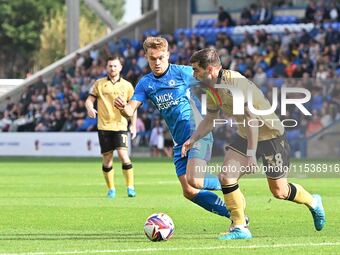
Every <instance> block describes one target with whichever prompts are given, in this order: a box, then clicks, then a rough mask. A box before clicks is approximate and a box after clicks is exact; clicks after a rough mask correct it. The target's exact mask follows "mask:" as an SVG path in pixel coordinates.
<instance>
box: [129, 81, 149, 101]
mask: <svg viewBox="0 0 340 255" xmlns="http://www.w3.org/2000/svg"><path fill="white" fill-rule="evenodd" d="M143 81H144V79H141V80H140V81H139V82H138V83H137V86H136V89H135V92H134V94H133V96H132V97H131V99H130V100H132V101H139V102H142V103H143V102H145V101H146V99H147V96H146V93H145V90H144V85H143Z"/></svg>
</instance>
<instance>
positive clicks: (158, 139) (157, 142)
mask: <svg viewBox="0 0 340 255" xmlns="http://www.w3.org/2000/svg"><path fill="white" fill-rule="evenodd" d="M150 148H151V157H160V156H162V155H163V149H164V129H163V127H162V126H161V122H160V120H159V119H158V118H157V119H155V121H154V125H153V128H152V130H151V135H150Z"/></svg>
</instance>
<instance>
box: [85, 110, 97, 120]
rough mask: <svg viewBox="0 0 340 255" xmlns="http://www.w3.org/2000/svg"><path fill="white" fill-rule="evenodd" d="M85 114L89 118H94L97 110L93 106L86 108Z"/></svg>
mask: <svg viewBox="0 0 340 255" xmlns="http://www.w3.org/2000/svg"><path fill="white" fill-rule="evenodd" d="M87 115H88V116H89V117H90V118H92V119H94V118H95V117H96V116H97V111H96V109H94V108H91V109H88V110H87Z"/></svg>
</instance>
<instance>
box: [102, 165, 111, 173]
mask: <svg viewBox="0 0 340 255" xmlns="http://www.w3.org/2000/svg"><path fill="white" fill-rule="evenodd" d="M102 170H103V172H105V173H108V172H110V171H111V170H112V166H110V167H106V166H104V165H103V166H102Z"/></svg>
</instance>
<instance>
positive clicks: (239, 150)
mask: <svg viewBox="0 0 340 255" xmlns="http://www.w3.org/2000/svg"><path fill="white" fill-rule="evenodd" d="M190 63H191V64H192V67H193V69H194V76H195V77H196V78H197V79H199V80H200V81H202V84H207V86H208V89H209V90H210V91H211V93H210V95H212V96H211V97H208V99H207V115H206V116H205V118H204V120H203V121H202V122H201V123H200V124H199V126H198V128H197V131H196V132H195V133H194V134H193V135H192V137H191V138H190V139H189V140H188V141H186V142H185V143H184V145H183V149H182V155H183V156H185V155H186V153H187V151H188V150H189V149H190V148H192V146H194V144H195V142H196V141H198V140H199V139H200V138H201V137H204V136H205V135H206V134H207V133H209V132H211V131H212V129H213V126H214V124H213V123H214V120H215V119H218V118H219V112H220V109H222V111H223V112H224V113H225V114H227V115H228V116H230V117H231V116H232V115H233V113H232V109H233V95H232V94H231V93H230V91H229V90H227V89H226V88H220V89H219V88H217V89H214V88H213V86H214V84H221V83H222V84H227V85H229V86H231V87H233V88H238V89H240V90H241V91H242V94H243V95H244V98H246V95H247V91H248V90H251V92H252V95H253V98H254V100H253V101H254V108H255V109H258V110H264V109H269V108H270V104H269V102H268V100H267V99H266V98H265V97H264V95H263V93H262V92H261V91H260V89H258V88H257V87H256V85H255V84H254V83H252V82H251V81H249V80H247V79H246V78H245V77H244V76H242V75H241V74H240V73H238V72H235V71H231V70H223V69H222V66H221V62H220V59H219V57H218V54H217V52H216V51H215V50H214V49H203V50H200V51H197V52H195V53H194V54H193V55H192V57H191V59H190ZM245 101H247V100H245ZM244 110H245V115H234V116H233V117H234V118H235V120H236V122H237V123H243V121H244V120H245V123H249V122H248V121H249V120H251V123H252V126H248V125H247V124H246V125H245V126H243V125H238V130H237V137H236V139H234V141H233V142H232V143H231V144H230V145H229V146H227V148H226V149H227V152H226V154H225V158H224V163H223V165H224V166H227V167H226V168H225V169H227V170H228V169H237V170H238V172H237V173H235V172H233V171H230V172H228V171H225V172H222V173H220V175H219V178H220V181H221V185H222V191H223V194H224V200H225V203H226V205H227V207H228V208H229V210H230V213H231V220H232V221H233V224H234V228H233V229H232V230H231V231H230V232H229V233H226V234H225V235H223V236H220V237H219V239H220V240H228V239H247V238H251V237H252V235H251V233H250V231H249V229H248V228H247V226H246V222H245V219H244V207H245V201H244V198H243V194H242V192H241V190H240V188H239V185H238V179H239V178H240V177H241V176H242V174H243V173H244V171H243V172H242V171H241V170H242V166H249V167H252V166H256V161H257V158H259V157H261V158H262V160H263V164H264V166H265V167H267V169H265V170H267V171H266V175H267V180H268V185H269V188H270V191H271V192H272V194H273V195H274V197H276V198H278V199H285V200H289V201H293V202H295V203H299V204H304V205H306V206H307V207H308V208H309V209H310V211H311V213H312V216H313V218H314V225H315V228H316V230H318V231H320V230H321V229H322V228H323V226H324V224H325V212H324V209H323V206H322V202H321V197H320V196H319V195H311V194H310V193H308V192H307V191H306V190H305V189H304V188H303V187H302V186H300V185H299V184H293V183H288V181H287V174H288V169H289V145H288V142H287V141H286V138H285V136H284V127H283V126H282V125H281V122H280V121H279V119H278V117H277V116H276V114H275V113H273V114H269V115H261V116H255V115H254V114H252V113H251V112H250V111H249V108H248V106H247V102H246V103H245V106H244ZM273 120H276V121H273ZM259 121H262V122H263V123H264V125H262V126H261V125H259ZM258 126H260V127H258ZM230 166H231V167H233V168H231V167H230Z"/></svg>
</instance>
